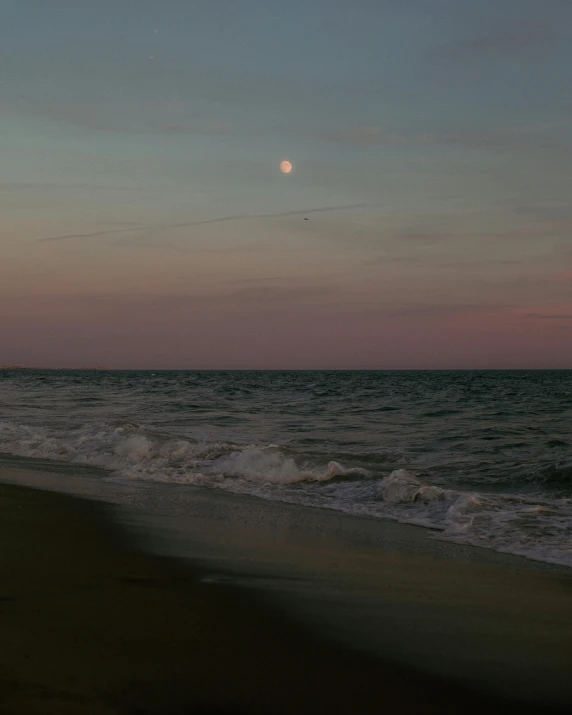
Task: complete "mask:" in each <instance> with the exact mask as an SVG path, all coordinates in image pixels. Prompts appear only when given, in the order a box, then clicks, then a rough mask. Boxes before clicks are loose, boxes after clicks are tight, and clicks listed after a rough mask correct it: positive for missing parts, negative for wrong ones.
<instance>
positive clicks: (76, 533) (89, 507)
mask: <svg viewBox="0 0 572 715" xmlns="http://www.w3.org/2000/svg"><path fill="white" fill-rule="evenodd" d="M16 472H17V470H12V471H11V470H9V469H4V470H3V471H1V472H0V479H2V480H3V481H10V480H11V481H14V480H15V479H16V477H18V475H17V474H16ZM22 475H24V476H23V477H22ZM44 476H46V479H47V481H49V479H48V478H47V475H44ZM41 477H42V472H41V471H39V470H37V471H36V472H35V473H33V474H32V473H31V472H30V473H29V474H28V482H29V483H32V482H33V480H34V479H35V480H36V481H37V482H38V481H41ZM20 479H23V480H24V481H26V475H25V473H24V472H22V471H20ZM205 491H206V490H205ZM221 496H222V497H224V496H227V495H221ZM184 498H186V499H189V498H191V497H190V496H188V495H187V496H186V497H184ZM194 498H195V499H197V504H198V506H197V510H198V512H200V513H198V512H197V513H196V515H195V518H194V519H192V520H191V521H192V523H193V530H194V534H195V537H194V538H190V534H186V536H185V537H184V538H182V537H181V536H180V545H179V546H180V548H179V551H180V553H179V554H178V558H174V556H176V555H177V547H176V545H175V541H174V540H173V539H170V540H169V543H170V544H171V546H169V549H168V550H170V551H171V553H172V556H171V557H168V556H165V555H157V554H158V553H159V552H161V551H166V550H167V549H166V547H165V546H164V545H163V546H162V545H161V538H160V534H161V529H162V530H163V533H164V539H165V540H167V537H168V532H169V531H170V530H172V529H173V526H174V521H173V519H175V520H176V517H175V516H174V515H172V514H171V515H170V516H169V515H167V514H164V516H163V521H162V527H161V523H160V520H159V521H157V520H155V526H154V527H153V528H151V527H150V526H149V524H148V519H149V515H148V514H144V513H143V512H141V513H140V515H136V514H135V512H134V511H133V510H131V511H129V514H131V516H128V515H127V512H126V511H125V507H124V506H122V507H117V506H106V505H105V504H102V503H100V502H96V501H90V500H85V499H78V498H77V497H70V496H66V495H63V494H59V493H54V492H47V491H40V490H38V489H30V488H23V487H21V486H13V485H7V484H4V483H3V484H2V485H1V486H0V514H1V517H0V523H1V524H2V540H3V543H4V544H5V545H7V548H4V549H3V550H2V556H1V566H0V569H1V573H2V574H3V579H2V587H1V593H0V618H1V620H0V623H1V630H2V634H3V635H2V641H3V643H4V644H5V647H4V648H3V652H2V656H1V657H2V661H1V675H0V682H1V691H0V693H1V694H0V711H1V712H2V713H6V714H7V715H8V714H12V713H14V715H16V714H19V713H36V712H38V713H40V712H41V713H52V712H53V713H68V712H69V713H187V712H189V713H191V712H197V713H200V712H229V713H231V712H237V713H239V712H240V713H244V712H246V713H249V712H252V713H258V712H260V713H262V712H284V713H292V712H339V713H345V712H374V711H375V712H379V711H380V710H383V711H384V712H411V713H414V712H421V713H423V712H428V713H429V712H458V711H459V708H462V710H463V711H465V712H482V711H483V709H487V710H488V711H489V712H508V710H509V709H511V708H513V707H514V706H515V705H517V706H518V708H519V711H520V712H536V711H538V707H539V706H542V709H543V711H544V712H550V711H554V712H558V711H562V712H564V709H565V706H566V700H567V697H568V696H569V690H567V688H569V687H570V686H569V685H568V684H567V678H566V676H565V673H566V659H567V657H568V655H569V644H570V634H571V632H572V630H571V625H570V609H569V603H570V601H569V596H570V583H571V582H570V578H567V576H568V572H567V570H566V569H561V570H559V569H556V570H551V569H543V568H540V569H537V570H535V569H534V568H532V569H529V570H523V569H515V570H513V571H511V570H510V569H508V570H507V569H501V568H499V567H498V564H497V565H496V566H495V565H494V564H488V565H487V564H485V563H482V562H481V563H479V556H478V554H479V553H480V552H481V550H477V549H472V551H473V552H476V554H477V556H475V557H473V561H472V562H471V560H469V561H468V562H467V561H466V558H467V557H466V556H464V557H462V558H461V559H460V558H459V557H458V556H456V555H455V554H453V555H451V554H449V556H448V557H447V556H445V557H443V558H441V559H439V560H438V561H436V560H435V556H434V555H433V557H431V556H429V555H428V554H427V553H424V550H426V549H427V548H431V547H426V546H415V539H413V544H412V543H411V542H408V544H409V545H404V542H403V541H401V544H400V539H403V536H402V535H401V536H399V537H394V541H393V543H392V544H391V545H390V548H387V549H385V550H382V549H380V548H379V545H377V544H373V543H372V544H371V549H369V551H368V549H365V548H364V547H363V544H362V546H361V547H360V548H358V547H357V545H355V544H354V546H353V547H352V549H348V542H347V540H346V545H345V547H344V546H343V545H342V544H341V542H340V541H339V540H338V542H336V540H335V539H334V540H333V541H332V540H330V541H328V539H327V530H326V532H325V531H324V528H323V524H322V527H319V528H316V529H315V533H314V535H313V536H312V534H311V530H310V529H308V528H304V527H303V526H302V527H299V528H297V529H294V528H293V524H292V522H288V523H287V524H285V523H284V521H283V520H284V518H286V517H284V515H282V517H280V514H278V512H273V516H272V521H273V523H274V532H273V533H274V539H273V540H272V539H270V540H269V538H268V533H269V532H268V524H267V523H265V518H264V516H263V513H264V509H263V507H265V506H267V505H265V504H264V503H263V502H261V511H260V512H259V516H258V519H257V520H254V521H252V520H250V523H249V524H248V525H247V526H246V527H245V528H243V529H240V528H238V526H237V524H238V523H239V522H240V521H243V519H242V517H241V511H240V506H237V505H238V502H236V501H235V502H233V501H232V499H231V500H230V501H227V502H225V503H227V505H228V509H229V512H230V511H232V512H234V513H235V514H236V515H237V520H236V522H235V524H234V525H233V523H232V521H231V520H229V519H228V518H227V517H228V513H229V512H227V514H226V516H225V513H224V509H222V511H221V507H220V506H218V507H216V505H215V507H213V503H212V502H208V501H206V502H201V499H200V495H199V497H197V496H196V495H195V497H194ZM205 499H207V500H208V496H206V497H205ZM219 501H220V498H219ZM239 501H240V500H239ZM252 501H253V500H250V501H249V502H248V503H249V504H250V503H251V502H252ZM270 506H271V507H274V506H276V505H270ZM281 506H282V508H286V509H287V505H281ZM245 508H252V506H250V507H248V506H244V504H243V507H242V509H243V510H244V509H245ZM308 511H311V512H312V513H313V514H317V515H318V516H317V517H316V519H315V520H314V523H315V524H319V523H320V515H321V512H322V511H323V510H308ZM284 513H285V512H284ZM110 516H112V517H113V520H111V519H110ZM242 516H244V511H243V512H242ZM322 516H323V514H322ZM329 516H330V515H326V516H325V517H324V518H326V519H327V518H328V517H329ZM334 517H335V518H336V519H338V520H339V519H340V517H339V515H334ZM266 518H267V519H268V518H270V517H269V516H268V515H267V517H266ZM342 518H343V517H342ZM281 519H282V522H283V523H282V526H283V527H285V528H283V529H282V531H283V532H284V533H286V534H287V535H288V538H287V539H286V540H284V539H283V538H282V539H280V538H279V537H278V534H279V531H280V521H281ZM357 521H359V520H355V519H351V520H350V524H349V526H351V528H353V529H356V528H358V530H359V529H362V527H359V525H358V527H356V522H357ZM363 521H364V523H369V522H367V520H363ZM120 522H122V523H123V529H121V528H119V526H118V524H119V523H120ZM388 523H389V522H388ZM352 525H353V526H352ZM392 526H401V525H392ZM235 527H236V528H235ZM347 528H349V527H347ZM414 531H415V530H414ZM366 532H367V528H366ZM180 533H181V532H179V534H180ZM199 533H200V534H202V537H201V538H199V537H198V534H199ZM233 533H234V537H232V534H233ZM324 533H326V537H324ZM360 533H361V534H362V536H360V539H359V540H361V541H363V533H364V532H363V529H362V530H361V532H360ZM400 533H401V534H402V533H403V532H400ZM150 534H153V536H152V539H151V540H152V541H153V546H151V544H150V541H149V539H150V536H149V535H150ZM366 536H367V534H366ZM324 538H326V543H324ZM367 538H368V539H369V540H370V542H371V539H372V538H373V537H372V536H371V535H370V536H368V537H367ZM146 539H147V542H149V543H147V545H146V544H145V540H146ZM406 541H407V539H406ZM422 541H423V540H419V543H420V544H421V543H422ZM319 542H322V547H319ZM165 543H166V541H165ZM183 543H184V544H186V546H185V547H184V548H183V546H182V544H183ZM423 543H424V542H423ZM231 544H232V548H230V545H231ZM254 544H258V547H257V548H255V546H254ZM461 548H463V547H461ZM465 548H468V547H465ZM185 549H186V551H187V553H183V551H185ZM233 549H234V551H233ZM151 551H154V552H155V553H154V554H152V553H151ZM189 551H192V552H193V553H192V554H190V553H189ZM350 551H351V552H352V553H351V554H350ZM201 554H202V557H201ZM326 554H329V558H328V557H326ZM189 555H190V556H191V558H190V559H189V558H188V557H189ZM181 557H184V558H181ZM317 557H319V561H320V564H321V566H320V568H319V569H317V568H316V558H317ZM498 558H500V559H502V555H498ZM463 559H465V561H466V562H465V563H464V564H463V563H462V560H463ZM233 564H234V567H233V566H232V565H233ZM269 564H270V565H269ZM271 564H274V566H273V567H272V566H271ZM288 564H289V565H288ZM293 564H295V565H296V566H295V573H294V571H293V570H292V569H293ZM372 564H374V565H375V569H374V570H373V571H372V568H371V567H372ZM380 564H383V569H384V570H383V573H382V577H383V578H382V581H385V583H386V588H385V591H386V592H385V596H384V597H383V598H384V599H385V605H387V606H388V608H387V614H386V615H387V617H386V620H385V625H386V638H387V643H386V644H385V647H378V648H374V647H369V648H368V647H366V643H365V640H364V639H363V633H362V634H360V633H359V628H357V627H356V638H355V642H353V643H352V642H351V638H349V637H348V633H347V632H345V633H344V631H347V630H348V629H349V630H353V625H354V624H358V623H359V619H356V618H354V617H352V608H351V605H352V599H354V600H355V593H356V589H355V583H356V579H355V578H354V579H353V581H352V583H353V584H354V585H353V586H352V588H349V587H348V588H347V591H346V596H347V599H348V601H347V606H346V609H345V610H346V614H347V615H346V617H344V616H343V615H342V616H341V619H340V620H345V621H346V623H345V627H342V628H340V629H339V630H338V631H337V632H336V629H331V628H330V629H328V623H330V624H331V622H332V621H331V616H332V614H334V613H335V609H336V608H337V609H339V612H340V614H343V609H344V603H343V600H344V599H343V594H344V591H343V589H340V588H339V587H338V588H337V589H336V588H333V589H330V588H328V587H327V584H328V579H329V578H330V575H331V573H333V572H334V571H335V570H336V569H337V570H338V571H339V570H340V569H341V570H342V571H347V570H348V569H350V568H351V569H353V571H354V572H355V573H357V574H359V579H358V581H359V583H360V584H361V585H360V586H359V588H358V591H359V592H361V594H362V596H363V597H364V598H365V601H367V600H368V599H369V602H370V606H371V607H372V608H373V607H374V605H375V604H377V606H379V598H380V590H379V583H380V579H379V575H380V574H379V568H380ZM437 566H439V568H437ZM288 569H289V571H288ZM279 572H280V573H281V578H280V577H279ZM374 572H375V573H376V574H377V576H376V578H375V579H374V578H373V573H374ZM309 573H313V574H314V577H313V578H309V579H308V578H307V575H308V574H309ZM241 574H242V576H241ZM285 574H286V576H285ZM431 574H432V575H431ZM354 575H355V574H354ZM330 581H331V579H330ZM254 582H258V583H259V584H261V587H253V585H252V584H253V583H254ZM308 582H313V583H314V584H315V586H316V588H317V591H316V590H314V592H310V591H308V587H307V583H308ZM340 582H344V583H346V582H347V579H343V578H342V579H341V580H340V578H339V577H338V585H339V583H340ZM374 582H375V584H377V585H375V584H374ZM296 583H298V584H299V586H298V587H297V586H296ZM331 583H332V584H333V581H331ZM281 584H282V585H281ZM445 585H446V586H447V588H445V587H444V586H445ZM293 590H297V591H298V598H297V599H296V598H294V597H293ZM320 594H321V595H320ZM332 594H333V595H332ZM340 595H341V596H342V602H336V599H337V600H338V601H339V599H340ZM293 600H294V601H297V603H298V606H296V607H293V608H288V607H287V604H288V602H291V601H293ZM320 603H321V604H322V606H323V610H324V612H325V613H327V614H329V616H328V617H329V618H330V620H329V621H328V618H326V619H324V618H321V617H320V616H319V614H318V612H317V611H319V610H320V608H319V607H320ZM390 603H392V604H393V606H392V608H389V604H390ZM567 607H568V608H567ZM539 609H540V610H539ZM429 612H432V613H433V624H432V625H431V623H429V622H428V619H427V614H428V613H429ZM445 612H450V613H453V614H454V616H455V617H454V618H453V620H452V621H451V620H449V621H447V620H446V619H445V620H444V619H443V617H442V616H443V613H445ZM509 613H510V614H512V616H511V617H510V618H508V621H507V614H509ZM412 614H417V617H418V619H420V623H418V624H411V623H410V627H409V629H407V628H404V627H403V624H404V622H405V621H404V618H405V617H406V616H407V617H408V618H411V616H412ZM440 614H441V615H440ZM534 614H536V615H534ZM463 620H464V621H466V622H467V623H468V624H470V625H469V626H468V629H467V634H468V636H467V637H468V638H472V641H471V640H465V650H466V651H467V652H471V651H474V649H475V648H476V649H478V648H481V649H483V650H482V652H483V657H484V658H485V659H486V657H488V656H490V652H492V651H490V648H491V643H490V639H488V635H487V634H489V635H490V633H491V631H495V630H496V632H497V636H498V638H497V645H498V647H499V649H500V651H501V652H503V653H504V656H503V657H506V658H508V659H509V660H510V653H512V654H513V655H512V657H513V663H512V665H513V667H514V669H515V671H516V673H517V675H518V674H519V669H520V674H521V675H522V674H523V673H526V672H527V667H526V663H527V662H528V663H531V662H533V661H534V658H535V657H536V659H537V661H538V662H539V663H540V662H543V661H544V662H545V663H546V664H547V666H548V667H547V668H546V670H547V671H548V670H551V671H552V680H553V682H551V683H549V687H547V688H545V689H543V688H542V687H540V688H530V683H526V682H525V681H524V680H523V681H522V686H523V687H522V689H521V693H520V694H519V693H518V688H517V687H515V684H514V682H513V681H512V680H511V678H510V677H508V678H505V680H504V688H502V687H500V688H499V687H498V683H496V684H495V683H494V682H493V683H492V686H493V687H492V688H490V687H489V688H488V687H486V685H485V686H483V683H484V680H481V681H479V679H477V681H473V682H470V679H467V678H464V679H463V678H462V677H458V673H457V677H452V676H450V677H445V676H444V675H443V674H439V673H437V672H434V671H435V669H434V668H430V667H428V668H422V667H416V666H414V665H412V664H407V662H406V661H407V660H408V657H407V652H406V651H407V650H408V648H410V646H411V643H413V642H414V641H415V640H416V641H417V642H418V646H419V649H420V650H421V651H423V650H424V649H425V650H426V649H427V644H428V642H429V641H431V642H432V643H433V646H432V658H433V660H439V659H440V658H445V660H447V658H450V657H451V653H452V651H451V647H450V645H449V646H447V647H445V648H442V647H441V642H442V643H443V644H444V645H446V644H447V640H448V634H447V632H446V628H447V627H448V626H451V625H452V626H453V627H458V624H459V623H460V622H461V621H463ZM423 623H424V624H425V625H423ZM312 624H313V625H312ZM391 624H393V625H392V627H390V626H391ZM447 624H448V625H447ZM455 624H456V626H455ZM503 624H504V626H503ZM415 629H417V630H418V634H419V636H418V638H413V640H412V638H411V636H412V633H413V632H414V630H415ZM328 630H330V631H331V634H330V635H328ZM478 633H481V634H482V636H481V641H479V637H478ZM370 635H371V638H372V639H374V640H375V641H376V643H377V645H378V646H379V644H380V641H382V640H383V633H382V632H381V631H380V625H379V623H378V624H377V626H375V627H374V628H373V630H372V633H371V634H370ZM400 638H401V639H402V640H403V641H404V642H405V643H406V644H407V643H409V644H410V645H409V646H407V647H405V650H404V651H402V652H400V651H399V648H396V643H397V642H398V640H399V639H400ZM502 644H504V645H502ZM493 645H494V644H493ZM538 647H541V648H544V649H545V655H544V656H543V657H539V656H538V654H536V656H535V655H534V653H533V651H534V650H535V649H537V648H538ZM487 648H489V650H487ZM376 651H377V652H376ZM392 654H393V657H392ZM507 654H508V655H507ZM384 656H385V657H384ZM531 659H532V660H531ZM558 664H560V668H559V667H558ZM418 665H419V662H418ZM509 665H510V663H509ZM437 670H438V669H437ZM445 670H447V669H446V668H445ZM461 670H462V668H461ZM424 671H425V672H424ZM488 672H489V671H488V670H487V668H486V667H485V668H484V676H483V677H485V676H487V677H488V675H487V674H488ZM545 677H546V674H545V673H543V672H538V673H537V678H538V680H539V681H540V680H542V679H543V678H545ZM500 680H501V681H502V678H500ZM507 683H508V685H507ZM503 689H504V691H505V692H504V693H501V692H500V691H502V690H503ZM547 690H550V692H551V693H552V694H553V695H552V696H551V697H546V691H547ZM488 691H491V692H488ZM493 691H496V692H493Z"/></svg>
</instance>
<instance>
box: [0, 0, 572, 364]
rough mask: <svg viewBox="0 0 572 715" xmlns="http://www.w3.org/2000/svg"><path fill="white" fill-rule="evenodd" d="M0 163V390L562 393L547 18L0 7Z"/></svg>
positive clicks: (102, 3)
mask: <svg viewBox="0 0 572 715" xmlns="http://www.w3.org/2000/svg"><path fill="white" fill-rule="evenodd" d="M0 156H1V161H0V364H15V363H16V364H22V365H26V366H45V367H64V368H65V367H86V366H95V365H98V366H105V367H109V368H151V369H159V368H175V369H185V368H188V369H193V368H200V369H209V368H212V369H227V368H228V369H235V368H236V369H242V368H248V369H250V368H252V369H258V368H263V369H280V368H291V369H298V368H300V369H322V368H323V369H338V368H339V369H349V368H356V369H359V368H368V369H425V368H429V369H435V368H445V369H449V368H572V292H571V285H572V190H571V189H572V3H571V2H570V0H479V1H478V2H476V1H472V0H471V1H469V0H431V1H430V2H428V1H427V0H407V2H403V0H351V2H350V0H344V1H342V0H161V1H160V2H159V1H158V0H153V1H151V0H98V1H97V2H93V1H91V2H86V1H85V0H57V1H56V0H27V1H26V2H22V1H21V0H3V2H2V23H1V24H0ZM282 161H289V162H291V164H292V166H293V170H292V171H291V172H290V173H288V174H285V173H283V172H282V171H281V170H280V163H281V162H282Z"/></svg>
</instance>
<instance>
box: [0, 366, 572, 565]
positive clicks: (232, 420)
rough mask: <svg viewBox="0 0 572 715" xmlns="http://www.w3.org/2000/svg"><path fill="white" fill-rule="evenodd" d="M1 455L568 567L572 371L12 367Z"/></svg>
mask: <svg viewBox="0 0 572 715" xmlns="http://www.w3.org/2000/svg"><path fill="white" fill-rule="evenodd" d="M0 452H2V453H4V454H9V455H17V456H20V457H28V458H41V459H43V460H52V461H53V463H54V465H56V464H60V465H61V464H62V463H65V462H68V463H73V464H76V465H89V466H93V467H98V468H99V470H98V475H99V478H100V479H101V480H102V481H106V482H114V483H116V484H129V485H130V486H131V487H136V486H137V485H144V484H146V483H150V482H151V483H154V484H156V485H159V488H160V489H161V490H164V491H163V493H164V494H165V495H167V494H168V490H170V489H171V490H172V489H173V487H174V485H176V486H177V488H178V489H181V488H183V489H185V488H188V489H197V488H200V489H215V490H220V491H223V492H233V493H237V494H247V495H250V496H252V497H257V498H260V499H265V500H272V501H278V502H287V503H289V504H292V505H300V506H305V507H308V506H310V507H316V508H320V509H329V510H334V511H339V512H344V513H348V514H351V515H354V516H360V517H368V518H373V519H391V520H396V521H400V522H404V523H408V524H415V525H418V526H422V527H425V528H426V529H427V537H428V538H433V539H439V540H447V541H453V542H458V543H462V544H471V545H475V546H479V547H483V548H486V549H492V550H495V551H499V552H505V553H510V554H515V555H520V556H525V557H527V558H530V559H535V560H538V561H544V562H548V563H553V564H559V565H564V566H569V567H572V371H540V370H539V371H510V370H504V371H331V372H330V371H296V372H288V371H267V372H266V371H228V372H211V371H154V372H153V371H107V370H101V371H98V370H85V371H81V370H75V371H66V370H2V371H0ZM74 478H77V479H81V478H82V470H79V469H78V470H77V475H76V476H75V477H74Z"/></svg>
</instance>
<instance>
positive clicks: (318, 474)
mask: <svg viewBox="0 0 572 715" xmlns="http://www.w3.org/2000/svg"><path fill="white" fill-rule="evenodd" d="M0 451H3V452H5V453H8V454H14V455H18V456H22V457H35V458H42V459H53V460H58V461H66V462H77V463H81V464H92V465H95V466H99V467H103V468H105V469H108V470H111V471H113V472H115V473H116V474H117V475H119V476H121V477H124V478H128V479H149V480H152V481H161V482H173V483H177V484H194V483H201V484H204V482H205V474H204V473H203V472H206V473H207V474H208V475H209V476H210V477H212V478H214V479H215V481H216V480H220V478H233V477H235V478H240V479H243V480H247V481H250V482H259V483H263V484H278V485H280V484H283V485H286V484H297V483H302V482H325V481H328V480H331V479H335V478H339V477H345V476H349V475H362V476H365V475H367V474H368V472H367V470H365V469H362V468H360V467H343V466H342V465H341V464H339V463H338V462H336V461H329V462H328V463H327V464H325V465H314V466H309V465H307V464H303V465H301V466H298V465H297V464H296V462H295V460H294V458H293V457H289V456H287V455H285V454H284V453H283V452H281V451H280V449H279V448H278V447H277V446H276V445H263V446H259V445H238V444H233V443H226V442H208V441H199V440H185V439H173V438H172V437H170V436H164V435H159V434H157V433H155V434H152V433H151V432H149V431H147V430H145V428H143V427H142V426H141V425H137V424H133V423H129V422H126V423H121V422H120V423H115V424H113V423H111V424H104V425H84V426H81V427H78V428H75V429H70V430H68V431H65V432H60V433H57V432H55V431H52V430H49V429H47V428H45V427H37V426H28V425H16V424H11V423H6V422H1V423H0Z"/></svg>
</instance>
